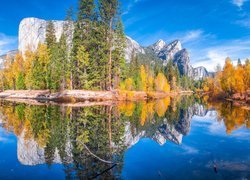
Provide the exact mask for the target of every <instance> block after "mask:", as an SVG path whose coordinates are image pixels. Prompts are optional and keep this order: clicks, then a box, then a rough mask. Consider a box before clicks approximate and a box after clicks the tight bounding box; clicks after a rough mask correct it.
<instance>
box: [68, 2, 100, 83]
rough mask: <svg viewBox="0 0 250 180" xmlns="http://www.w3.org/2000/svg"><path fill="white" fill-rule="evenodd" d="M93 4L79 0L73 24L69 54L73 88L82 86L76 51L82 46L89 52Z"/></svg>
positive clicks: (93, 18) (93, 12) (93, 14)
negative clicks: (71, 44) (75, 19)
mask: <svg viewBox="0 0 250 180" xmlns="http://www.w3.org/2000/svg"><path fill="white" fill-rule="evenodd" d="M94 10H95V4H94V0H80V1H79V9H78V14H77V21H76V23H75V28H74V35H73V47H72V52H71V58H72V59H71V61H72V67H71V68H72V79H71V81H72V84H73V88H80V87H81V86H82V84H81V82H80V80H79V76H80V75H79V72H80V71H78V70H77V67H78V66H79V60H78V59H77V51H78V48H79V47H80V46H84V47H85V49H86V51H89V50H90V49H91V48H94V47H90V38H91V37H92V36H91V35H92V28H93V26H92V21H93V20H95V17H96V14H95V11H94Z"/></svg>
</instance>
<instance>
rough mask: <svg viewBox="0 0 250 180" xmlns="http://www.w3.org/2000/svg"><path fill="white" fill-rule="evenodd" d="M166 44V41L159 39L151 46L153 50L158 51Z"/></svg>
mask: <svg viewBox="0 0 250 180" xmlns="http://www.w3.org/2000/svg"><path fill="white" fill-rule="evenodd" d="M166 45H167V44H166V42H164V41H163V40H162V39H160V40H158V41H157V42H156V43H155V44H153V45H152V48H153V51H154V52H160V51H161V50H162V49H163V48H164V47H165V46H166Z"/></svg>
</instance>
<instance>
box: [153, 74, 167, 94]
mask: <svg viewBox="0 0 250 180" xmlns="http://www.w3.org/2000/svg"><path fill="white" fill-rule="evenodd" d="M155 88H156V91H162V92H169V91H170V85H169V83H168V80H167V78H166V77H165V75H164V74H162V73H159V74H158V75H157V77H156V79H155Z"/></svg>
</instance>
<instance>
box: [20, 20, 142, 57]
mask: <svg viewBox="0 0 250 180" xmlns="http://www.w3.org/2000/svg"><path fill="white" fill-rule="evenodd" d="M52 22H53V24H54V27H55V35H56V38H57V41H59V39H60V37H61V35H62V33H63V32H64V25H65V24H66V23H69V29H68V31H67V32H66V37H67V38H68V39H67V44H68V45H72V39H73V31H74V25H73V23H72V22H67V21H54V20H53V21H52ZM47 25H48V21H45V20H43V19H37V18H25V19H23V20H22V21H21V23H20V25H19V36H18V40H19V44H18V49H19V51H20V52H21V53H22V54H25V51H26V50H31V51H34V50H36V49H37V47H38V44H39V43H44V42H45V39H46V28H47ZM126 43H127V46H126V49H125V59H126V61H127V62H130V59H131V56H132V53H133V51H134V52H135V54H137V53H142V54H144V53H145V51H144V49H143V48H142V47H141V46H140V45H139V44H138V43H137V42H136V41H134V40H133V39H131V38H130V37H128V36H127V37H126Z"/></svg>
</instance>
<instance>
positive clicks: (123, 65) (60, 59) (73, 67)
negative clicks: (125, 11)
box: [0, 0, 194, 92]
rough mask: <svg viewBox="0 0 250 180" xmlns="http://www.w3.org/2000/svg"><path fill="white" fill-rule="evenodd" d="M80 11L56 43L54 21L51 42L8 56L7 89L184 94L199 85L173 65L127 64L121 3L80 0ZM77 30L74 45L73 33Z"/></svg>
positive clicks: (134, 58) (136, 60)
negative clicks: (23, 52) (70, 40)
mask: <svg viewBox="0 0 250 180" xmlns="http://www.w3.org/2000/svg"><path fill="white" fill-rule="evenodd" d="M78 4H79V7H78V10H77V12H74V11H73V8H69V10H68V11H67V15H66V18H65V22H66V23H65V24H64V28H63V34H62V36H61V37H60V39H59V41H58V40H57V39H56V35H55V27H54V24H53V22H52V21H50V22H48V24H47V28H46V40H45V43H44V44H39V46H38V48H37V50H36V51H31V50H27V51H26V52H25V54H20V53H18V54H17V55H16V56H15V57H14V58H11V57H7V60H6V61H5V63H4V68H3V70H1V72H0V78H1V82H0V86H1V89H2V90H3V91H4V90H9V89H11V90H45V89H49V90H51V91H53V92H56V91H62V90H74V89H81V90H114V89H115V90H127V91H132V90H133V91H147V92H150V91H160V92H169V91H181V90H189V89H193V88H194V86H193V81H192V80H191V79H190V78H188V77H186V76H183V77H180V73H179V71H178V68H177V67H176V65H174V64H173V63H172V61H170V62H169V63H168V65H167V66H163V64H162V62H160V63H159V62H155V63H152V62H153V60H152V59H148V57H143V56H140V55H138V54H137V53H136V52H133V53H132V55H131V58H130V59H131V61H130V62H126V61H125V52H124V50H125V46H126V37H125V34H124V27H123V23H122V19H121V13H122V12H121V11H120V2H119V1H118V0H109V1H107V0H99V2H98V3H95V1H94V0H80V1H79V2H78ZM72 26H73V27H74V32H73V40H72V41H73V42H72V43H68V36H69V34H68V32H69V30H70V29H71V28H72Z"/></svg>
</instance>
